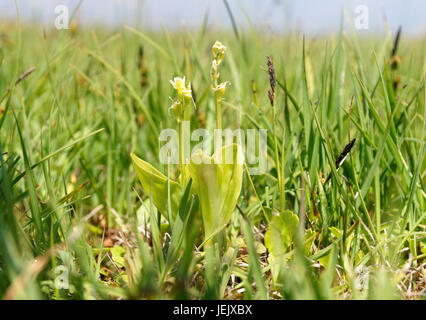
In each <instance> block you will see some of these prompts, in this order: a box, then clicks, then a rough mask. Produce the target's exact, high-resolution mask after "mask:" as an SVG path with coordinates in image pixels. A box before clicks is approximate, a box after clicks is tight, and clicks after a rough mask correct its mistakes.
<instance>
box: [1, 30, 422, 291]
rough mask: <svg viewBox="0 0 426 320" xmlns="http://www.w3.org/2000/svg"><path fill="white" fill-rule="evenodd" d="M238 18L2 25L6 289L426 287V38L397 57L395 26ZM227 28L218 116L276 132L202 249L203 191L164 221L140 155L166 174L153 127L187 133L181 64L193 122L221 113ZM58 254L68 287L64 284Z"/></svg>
mask: <svg viewBox="0 0 426 320" xmlns="http://www.w3.org/2000/svg"><path fill="white" fill-rule="evenodd" d="M234 28H235V29H234V33H232V32H229V31H221V30H207V29H205V28H201V29H199V30H182V31H179V32H177V33H174V32H170V33H168V32H167V31H164V32H162V33H161V32H157V33H141V32H140V31H136V30H134V29H131V28H124V27H123V28H122V29H119V30H107V29H104V28H102V27H99V28H90V29H79V28H77V29H76V30H72V31H61V32H59V31H57V30H45V31H43V29H42V27H41V26H39V25H23V26H19V25H16V23H7V22H2V23H1V25H0V33H1V34H2V36H1V37H0V97H1V96H3V93H5V95H4V98H3V99H2V100H1V102H0V108H1V114H0V156H1V162H0V191H1V192H0V297H2V298H8V299H18V298H21V299H117V298H123V299H139V298H142V299H177V298H180V299H205V298H207V299H387V298H403V299H424V297H425V295H424V288H425V281H426V273H425V263H426V259H425V258H426V238H425V236H426V201H425V174H426V161H425V138H426V128H425V126H426V124H425V123H426V121H425V116H426V108H425V100H426V89H425V86H424V73H425V48H426V46H425V38H424V37H423V38H416V39H414V38H405V37H404V34H402V38H401V43H400V46H399V48H398V52H397V54H398V56H399V57H400V58H401V61H400V63H399V64H398V65H397V67H396V68H392V67H391V65H390V59H391V56H390V55H391V51H392V46H393V36H392V35H391V34H388V35H387V36H386V37H385V38H374V37H368V38H366V37H359V36H358V35H356V34H355V33H353V32H352V31H350V30H349V31H346V32H341V33H339V34H337V35H329V36H327V37H320V38H315V39H312V38H304V37H303V36H302V35H300V34H291V35H285V36H284V35H283V36H279V35H274V36H265V35H264V33H263V32H260V31H255V30H249V31H247V32H242V31H241V30H238V28H237V25H235V26H234ZM216 40H220V41H221V42H222V43H223V44H224V45H225V46H227V52H226V56H225V58H224V61H223V63H222V64H221V66H220V77H221V79H223V80H221V81H225V80H228V81H230V82H231V85H230V86H229V87H228V88H227V90H226V94H225V100H224V103H223V105H222V111H223V124H222V125H223V127H224V128H232V129H236V128H239V127H240V128H242V129H250V128H265V129H268V172H266V173H265V174H263V175H256V176H251V177H250V176H248V174H247V171H245V172H244V177H243V187H242V191H241V195H240V198H239V200H238V205H237V208H236V209H235V210H234V212H233V216H232V219H231V221H230V222H229V224H228V225H227V226H226V228H225V229H224V230H222V231H221V232H220V237H218V241H217V242H216V245H215V246H212V247H210V249H209V250H206V251H204V248H203V246H202V244H203V237H202V234H203V231H202V223H201V218H200V215H199V212H198V211H199V210H197V206H198V201H197V199H196V198H194V197H190V196H189V194H188V193H186V194H185V195H184V196H183V197H182V199H181V202H180V208H179V214H178V218H176V220H175V221H174V223H173V224H170V225H169V222H168V219H166V218H164V217H165V216H167V214H166V215H165V216H162V215H160V214H159V213H157V212H156V209H155V207H154V206H153V204H152V203H151V201H150V194H147V193H145V192H144V190H143V189H142V186H141V184H140V182H139V181H138V180H137V177H136V173H135V170H134V168H133V166H132V163H131V159H130V153H131V152H133V153H135V154H137V155H138V156H140V157H141V158H143V159H144V160H146V161H149V162H150V163H152V164H153V165H154V166H155V167H156V168H158V169H159V170H160V171H162V172H163V173H164V174H167V167H165V166H164V165H161V164H160V163H159V159H158V151H159V148H160V146H161V145H160V144H159V141H158V133H159V132H160V131H161V130H162V129H164V128H175V129H177V124H176V121H175V119H174V118H173V116H171V114H170V112H169V111H168V108H169V107H170V104H171V103H170V100H169V96H173V88H172V87H171V85H170V84H169V80H170V79H173V77H174V76H186V78H187V79H189V80H190V81H191V83H192V86H193V92H194V93H195V99H196V105H197V110H196V111H195V110H194V109H191V111H190V112H189V114H188V117H189V118H190V119H191V127H192V128H199V127H205V128H209V129H213V128H214V127H215V123H216V114H215V95H214V93H213V91H212V90H211V80H210V67H211V60H212V53H211V46H212V45H213V43H214V42H215V41H216ZM140 47H142V48H143V61H142V62H141V61H140V60H141V56H139V54H138V52H139V50H140ZM267 56H270V57H272V60H273V62H274V67H275V72H276V78H277V82H278V83H277V87H276V94H275V105H274V108H272V107H271V106H270V102H269V99H268V93H267V92H268V90H269V89H270V87H269V75H268V69H267V60H266V57H267ZM1 57H2V58H1ZM141 65H142V67H141ZM33 66H34V67H36V70H35V71H34V72H33V73H31V74H29V75H27V76H26V77H25V78H24V79H22V81H20V82H19V83H17V84H16V86H15V85H14V84H15V81H16V80H17V79H18V78H19V76H20V75H21V74H23V73H24V72H25V71H27V70H29V69H30V68H31V67H33ZM395 79H399V83H398V85H397V86H396V87H394V82H395ZM8 88H10V91H9V92H8ZM274 114H275V116H274ZM353 138H356V142H355V145H354V147H353V148H352V150H351V152H350V154H349V156H348V157H347V158H346V160H345V161H344V163H343V165H342V167H341V168H339V169H338V170H336V169H337V168H336V167H335V165H334V163H335V161H336V158H337V157H338V155H339V154H340V152H341V151H342V150H343V148H344V147H345V145H346V144H347V143H349V141H350V140H352V139H353ZM178 170H179V166H173V167H171V168H170V175H171V176H172V178H173V179H175V178H177V176H178ZM329 174H331V179H330V182H327V183H325V180H326V178H327V177H328V175H329ZM289 211H290V212H292V213H294V214H295V215H297V216H298V217H299V226H298V231H297V232H296V233H295V234H293V235H292V237H290V238H289V239H290V240H289V242H288V243H287V242H286V244H288V245H286V246H285V248H284V249H283V250H284V252H281V253H283V254H281V255H280V256H279V257H275V259H271V256H270V250H271V247H270V246H269V247H268V249H269V250H267V248H266V247H265V241H264V237H265V233H266V231H267V230H276V233H273V231H271V233H270V234H271V237H275V238H274V239H278V240H274V241H278V242H279V241H281V240H282V239H284V238H285V236H286V234H285V232H284V236H283V235H280V232H281V231H282V230H284V229H280V228H281V227H280V226H281V224H283V225H284V226H288V225H287V223H289V222H288V221H287V222H286V221H285V220H283V221H280V220H279V219H280V218H283V219H285V218H284V216H285V214H287V213H289ZM274 228H275V229H274ZM277 237H278V238H277ZM280 237H284V238H282V239H281V238H280ZM283 241H284V240H283ZM61 266H64V267H65V268H66V270H67V272H66V273H65V275H68V277H67V278H69V279H68V280H69V289H61V288H60V286H59V287H58V281H59V282H60V280H61V279H64V278H60V276H63V275H64V273H63V272H62V270H65V268H64V269H61V268H63V267H61ZM58 267H59V268H58ZM58 277H59V278H58ZM55 281H56V282H55ZM55 283H56V285H55Z"/></svg>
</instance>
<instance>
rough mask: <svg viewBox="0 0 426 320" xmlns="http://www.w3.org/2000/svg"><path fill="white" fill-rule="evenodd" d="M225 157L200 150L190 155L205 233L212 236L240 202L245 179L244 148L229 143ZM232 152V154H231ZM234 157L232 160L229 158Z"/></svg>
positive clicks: (190, 171) (191, 169)
mask: <svg viewBox="0 0 426 320" xmlns="http://www.w3.org/2000/svg"><path fill="white" fill-rule="evenodd" d="M221 152H222V159H221V160H222V161H217V162H218V163H215V159H216V155H213V156H212V157H209V156H207V155H205V154H204V153H203V151H202V150H199V151H198V152H197V153H195V154H194V155H193V156H192V157H191V164H190V165H189V174H190V176H191V178H192V181H193V187H194V190H195V192H196V193H197V194H198V198H199V200H200V205H201V214H202V217H203V225H204V235H205V238H206V239H209V238H210V237H211V236H213V235H214V234H215V233H216V232H218V231H220V229H221V228H222V227H223V226H224V225H226V224H227V223H228V221H229V220H230V219H231V216H232V212H233V210H234V208H235V206H236V204H237V199H238V196H239V194H240V191H241V185H242V179H243V165H242V158H241V150H240V148H239V147H238V145H237V144H230V145H228V146H225V147H223V148H222V150H221ZM231 152H232V158H230V156H231ZM230 159H232V163H226V162H231V161H226V160H230Z"/></svg>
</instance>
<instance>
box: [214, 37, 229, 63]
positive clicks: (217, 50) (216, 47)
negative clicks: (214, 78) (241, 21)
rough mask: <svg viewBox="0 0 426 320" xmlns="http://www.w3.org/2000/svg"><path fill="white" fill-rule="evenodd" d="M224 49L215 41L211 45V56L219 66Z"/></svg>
mask: <svg viewBox="0 0 426 320" xmlns="http://www.w3.org/2000/svg"><path fill="white" fill-rule="evenodd" d="M225 51H226V47H225V46H224V45H223V44H222V43H221V42H220V41H216V42H215V43H214V45H213V55H214V59H215V60H216V63H217V64H218V65H219V64H220V63H221V62H222V60H223V57H224V56H225Z"/></svg>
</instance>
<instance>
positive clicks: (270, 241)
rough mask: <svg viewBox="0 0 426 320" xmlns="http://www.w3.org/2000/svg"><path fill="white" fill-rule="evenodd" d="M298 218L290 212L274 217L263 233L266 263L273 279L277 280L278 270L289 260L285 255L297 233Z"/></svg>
mask: <svg viewBox="0 0 426 320" xmlns="http://www.w3.org/2000/svg"><path fill="white" fill-rule="evenodd" d="M298 223H299V218H298V217H297V215H295V214H294V213H292V212H291V211H284V212H281V213H280V214H279V215H275V216H274V217H273V218H272V220H271V222H270V223H269V226H268V231H266V233H265V245H266V248H267V249H268V251H269V257H268V261H269V263H270V265H271V272H272V276H273V278H274V279H277V278H278V275H279V272H280V269H281V267H282V266H283V265H285V263H286V261H287V260H288V259H289V255H287V253H288V251H289V248H290V246H291V243H292V241H293V239H294V237H295V235H296V232H297V225H298Z"/></svg>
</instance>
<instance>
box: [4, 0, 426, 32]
mask: <svg viewBox="0 0 426 320" xmlns="http://www.w3.org/2000/svg"><path fill="white" fill-rule="evenodd" d="M17 1H18V6H19V10H20V14H21V17H22V19H23V20H38V21H40V22H42V23H43V24H45V25H47V26H49V25H50V26H53V23H54V19H55V13H54V8H55V7H56V6H57V5H60V4H65V5H67V6H68V7H69V8H70V10H73V9H74V8H75V7H76V6H77V4H78V3H79V0H17ZM228 2H229V4H230V6H231V8H232V11H233V13H234V16H235V19H236V20H237V24H238V25H239V26H240V27H247V25H248V19H247V17H249V19H250V22H251V23H252V24H253V25H254V26H256V27H261V28H265V29H267V30H270V31H273V32H280V31H288V30H294V29H295V28H297V29H298V30H300V31H301V32H303V33H306V34H311V35H316V34H323V33H327V32H332V31H336V30H338V28H339V24H340V18H341V13H342V8H344V11H345V25H349V24H350V22H349V20H350V19H352V20H353V19H354V18H355V17H356V13H355V8H356V7H357V6H359V5H366V6H367V8H368V10H369V29H368V30H359V31H358V32H363V33H379V34H380V33H383V32H384V31H385V24H386V23H385V21H386V22H387V25H388V26H389V28H390V29H391V30H392V31H395V30H396V29H397V28H398V26H399V25H402V26H403V32H404V34H406V35H422V34H424V33H425V31H426V19H425V13H426V1H424V0H295V1H293V0H263V1H260V0H228ZM205 14H207V15H208V21H209V26H210V27H221V28H230V27H231V24H230V19H229V17H228V14H227V12H226V9H225V6H224V4H223V1H221V0H145V1H144V0H83V3H82V6H81V7H80V10H79V12H78V19H79V20H80V21H81V22H82V23H84V24H90V23H105V24H107V25H110V26H115V25H124V24H126V25H132V26H140V27H143V28H150V29H159V28H161V25H162V24H164V25H165V27H166V28H168V29H175V28H181V27H182V26H184V25H187V26H189V27H197V26H199V25H200V24H201V23H202V21H203V18H204V16H205ZM0 16H6V17H9V18H14V17H16V9H15V4H14V1H13V0H0Z"/></svg>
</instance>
